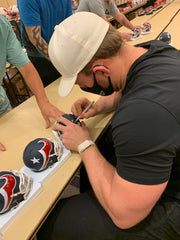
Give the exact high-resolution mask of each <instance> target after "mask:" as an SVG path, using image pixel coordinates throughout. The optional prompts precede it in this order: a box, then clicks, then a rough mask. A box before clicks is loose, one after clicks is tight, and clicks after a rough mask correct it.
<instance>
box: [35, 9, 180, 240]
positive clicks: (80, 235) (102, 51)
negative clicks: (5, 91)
mask: <svg viewBox="0 0 180 240" xmlns="http://www.w3.org/2000/svg"><path fill="white" fill-rule="evenodd" d="M87 19H88V23H87V22H86V20H87ZM84 22H86V24H84ZM71 24H72V25H71ZM76 24H79V28H80V30H79V31H78V32H76V33H75V31H74V32H72V31H71V30H72V27H73V28H75V29H76ZM87 25H88V26H87ZM68 26H71V27H68ZM93 27H94V32H93ZM70 29H71V30H70ZM100 29H101V31H100ZM92 32H93V33H94V34H92ZM59 33H61V34H64V39H66V36H68V37H69V42H68V43H67V45H66V46H65V45H63V49H64V52H66V53H67V56H69V55H68V51H69V49H73V51H74V53H75V52H76V50H77V52H78V53H79V55H78V57H77V56H72V55H71V56H69V57H68V58H66V59H63V58H60V57H59V55H58V52H59V51H60V50H61V45H60V44H58V41H57V39H58V34H59ZM97 33H99V34H97ZM75 36H76V37H75ZM77 36H78V37H77ZM61 37H62V35H61ZM76 39H78V41H76ZM61 40H62V38H61ZM49 55H50V58H51V60H52V62H53V64H54V65H55V66H56V68H57V69H58V70H59V71H61V72H62V80H61V83H60V87H59V93H60V95H63V96H66V95H68V94H69V93H70V91H71V89H72V87H73V85H74V84H75V83H76V84H78V85H79V86H80V87H81V88H82V89H83V90H85V91H90V92H94V93H97V94H99V93H101V94H102V93H103V95H105V96H102V97H100V98H99V100H98V101H97V102H96V103H95V104H94V105H93V106H92V107H91V108H90V109H89V110H88V112H86V113H82V111H83V109H84V108H85V107H86V106H87V105H88V104H89V100H88V99H86V98H81V99H78V100H77V101H76V102H75V103H74V104H73V106H72V112H73V113H74V114H75V115H77V116H78V115H79V114H81V118H89V117H93V116H95V115H96V114H99V113H104V112H109V111H112V110H115V113H114V116H113V118H112V122H111V135H112V144H111V145H110V143H109V146H106V147H107V149H108V148H109V149H114V150H113V151H112V152H110V154H112V158H114V157H115V159H116V164H115V166H113V165H112V164H111V158H109V159H108V158H107V157H106V156H105V155H104V156H103V155H102V154H101V152H100V151H99V149H98V148H97V146H96V145H95V144H93V142H92V141H91V138H90V134H89V132H88V129H87V127H86V126H85V124H84V123H83V122H82V123H81V125H82V126H81V127H80V126H77V125H75V124H73V123H71V122H69V121H68V120H67V119H64V118H60V119H59V121H60V122H62V123H63V124H64V125H65V126H62V125H59V124H55V125H54V130H60V131H62V132H63V134H62V142H63V143H64V145H65V146H66V147H67V148H69V149H71V150H74V151H79V153H80V155H81V158H82V161H83V163H84V166H85V168H86V171H87V174H88V177H89V180H90V183H91V186H92V190H90V191H88V192H85V193H83V194H80V195H78V196H75V197H72V198H69V199H66V200H62V201H60V202H59V203H58V204H57V206H56V207H55V209H54V211H53V212H52V214H51V215H50V217H49V218H48V220H47V221H46V223H45V225H44V226H43V228H42V229H41V231H40V232H39V236H40V239H41V237H42V236H43V235H48V236H50V239H58V237H59V238H60V239H98V240H99V239H100V240H101V239H102V240H104V239H120V240H122V239H128V240H129V239H133V240H140V239H143V240H147V239H148V240H171V239H173V240H177V239H180V221H179V219H180V155H179V151H180V125H179V124H180V108H179V103H180V94H179V92H180V53H179V52H178V51H177V50H176V49H175V48H173V47H171V46H169V45H168V44H165V43H162V42H160V41H150V42H147V43H142V44H139V45H137V46H130V45H128V44H126V43H124V42H123V41H122V40H121V38H120V37H119V36H118V32H117V31H116V30H114V29H112V28H111V27H109V26H108V24H106V23H105V21H103V20H102V19H100V18H98V17H97V16H95V15H94V14H90V13H77V14H75V16H72V17H70V18H68V19H67V20H66V21H64V22H63V23H62V24H60V25H59V26H58V28H57V29H56V31H55V33H54V35H53V37H52V39H51V42H50V45H49ZM75 58H76V63H75ZM82 59H83V63H82ZM71 63H74V64H73V67H72V68H69V69H67V70H66V68H65V66H66V65H67V66H71ZM110 154H109V155H110ZM43 239H46V238H43Z"/></svg>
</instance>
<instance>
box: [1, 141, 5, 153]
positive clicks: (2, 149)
mask: <svg viewBox="0 0 180 240" xmlns="http://www.w3.org/2000/svg"><path fill="white" fill-rule="evenodd" d="M0 151H6V148H5V146H4V145H3V144H2V143H0Z"/></svg>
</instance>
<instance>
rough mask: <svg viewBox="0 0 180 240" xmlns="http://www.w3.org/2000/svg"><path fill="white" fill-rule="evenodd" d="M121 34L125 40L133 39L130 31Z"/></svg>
mask: <svg viewBox="0 0 180 240" xmlns="http://www.w3.org/2000/svg"><path fill="white" fill-rule="evenodd" d="M120 34H121V38H122V39H123V40H126V41H130V40H131V34H130V33H120Z"/></svg>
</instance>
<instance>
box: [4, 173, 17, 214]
mask: <svg viewBox="0 0 180 240" xmlns="http://www.w3.org/2000/svg"><path fill="white" fill-rule="evenodd" d="M15 186H16V179H15V177H14V176H13V175H10V174H4V175H2V176H1V177H0V198H1V206H0V214H1V213H3V212H5V211H7V210H8V208H9V207H10V204H11V201H12V195H13V191H14V189H15Z"/></svg>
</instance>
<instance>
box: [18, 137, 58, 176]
mask: <svg viewBox="0 0 180 240" xmlns="http://www.w3.org/2000/svg"><path fill="white" fill-rule="evenodd" d="M53 141H54V140H52V139H47V138H37V139H35V140H33V141H31V142H30V143H29V144H28V145H27V146H26V148H25V150H24V153H23V161H24V164H25V165H26V166H27V167H28V168H30V169H31V170H33V171H35V172H40V171H43V170H45V169H47V168H49V167H50V166H51V165H53V164H54V163H55V162H57V161H58V154H56V149H55V148H56V147H55V143H54V142H53Z"/></svg>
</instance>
